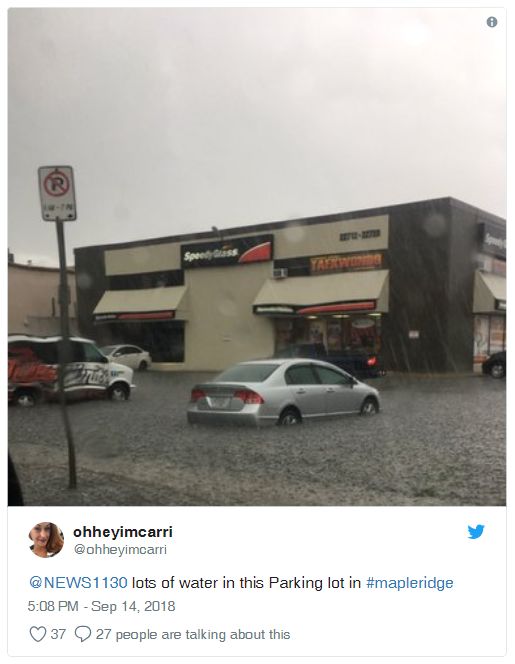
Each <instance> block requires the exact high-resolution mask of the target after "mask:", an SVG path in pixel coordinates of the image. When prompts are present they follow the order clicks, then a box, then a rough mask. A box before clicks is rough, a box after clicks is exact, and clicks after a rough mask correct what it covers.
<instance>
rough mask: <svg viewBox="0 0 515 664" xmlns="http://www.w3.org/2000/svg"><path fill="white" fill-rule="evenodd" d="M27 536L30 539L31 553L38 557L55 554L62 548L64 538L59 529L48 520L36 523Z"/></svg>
mask: <svg viewBox="0 0 515 664" xmlns="http://www.w3.org/2000/svg"><path fill="white" fill-rule="evenodd" d="M29 537H30V539H31V540H32V545H31V547H30V548H31V551H32V553H34V554H35V555H36V556H39V557H40V558H50V557H51V556H56V555H57V554H58V553H59V551H60V550H61V549H62V548H63V544H64V540H63V536H62V533H61V531H60V529H59V528H58V527H57V526H56V525H55V523H50V522H49V521H44V522H42V523H36V525H35V526H34V528H32V530H31V531H30V533H29Z"/></svg>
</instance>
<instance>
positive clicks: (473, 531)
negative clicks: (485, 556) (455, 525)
mask: <svg viewBox="0 0 515 664" xmlns="http://www.w3.org/2000/svg"><path fill="white" fill-rule="evenodd" d="M484 529H485V527H484V526H482V525H481V524H478V525H477V526H476V527H475V528H472V526H469V539H477V538H478V537H481V535H482V534H483V530H484Z"/></svg>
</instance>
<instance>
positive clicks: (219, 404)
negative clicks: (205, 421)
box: [210, 397, 231, 409]
mask: <svg viewBox="0 0 515 664" xmlns="http://www.w3.org/2000/svg"><path fill="white" fill-rule="evenodd" d="M230 401H231V400H230V398H229V397H211V399H210V402H211V408H220V409H223V408H229V403H230Z"/></svg>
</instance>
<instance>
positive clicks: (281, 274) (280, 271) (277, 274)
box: [274, 267, 288, 279]
mask: <svg viewBox="0 0 515 664" xmlns="http://www.w3.org/2000/svg"><path fill="white" fill-rule="evenodd" d="M287 276H288V268H287V267H276V268H274V279H286V277H287Z"/></svg>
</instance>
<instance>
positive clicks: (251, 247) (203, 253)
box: [181, 235, 274, 270]
mask: <svg viewBox="0 0 515 664" xmlns="http://www.w3.org/2000/svg"><path fill="white" fill-rule="evenodd" d="M273 241H274V236H273V235H259V236H256V235H254V236H252V237H241V238H235V239H230V240H219V241H217V242H202V243H198V244H183V245H182V246H181V266H182V269H183V270H187V269H190V268H193V267H214V266H217V265H241V264H247V263H259V262H262V261H271V260H272V258H273Z"/></svg>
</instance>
